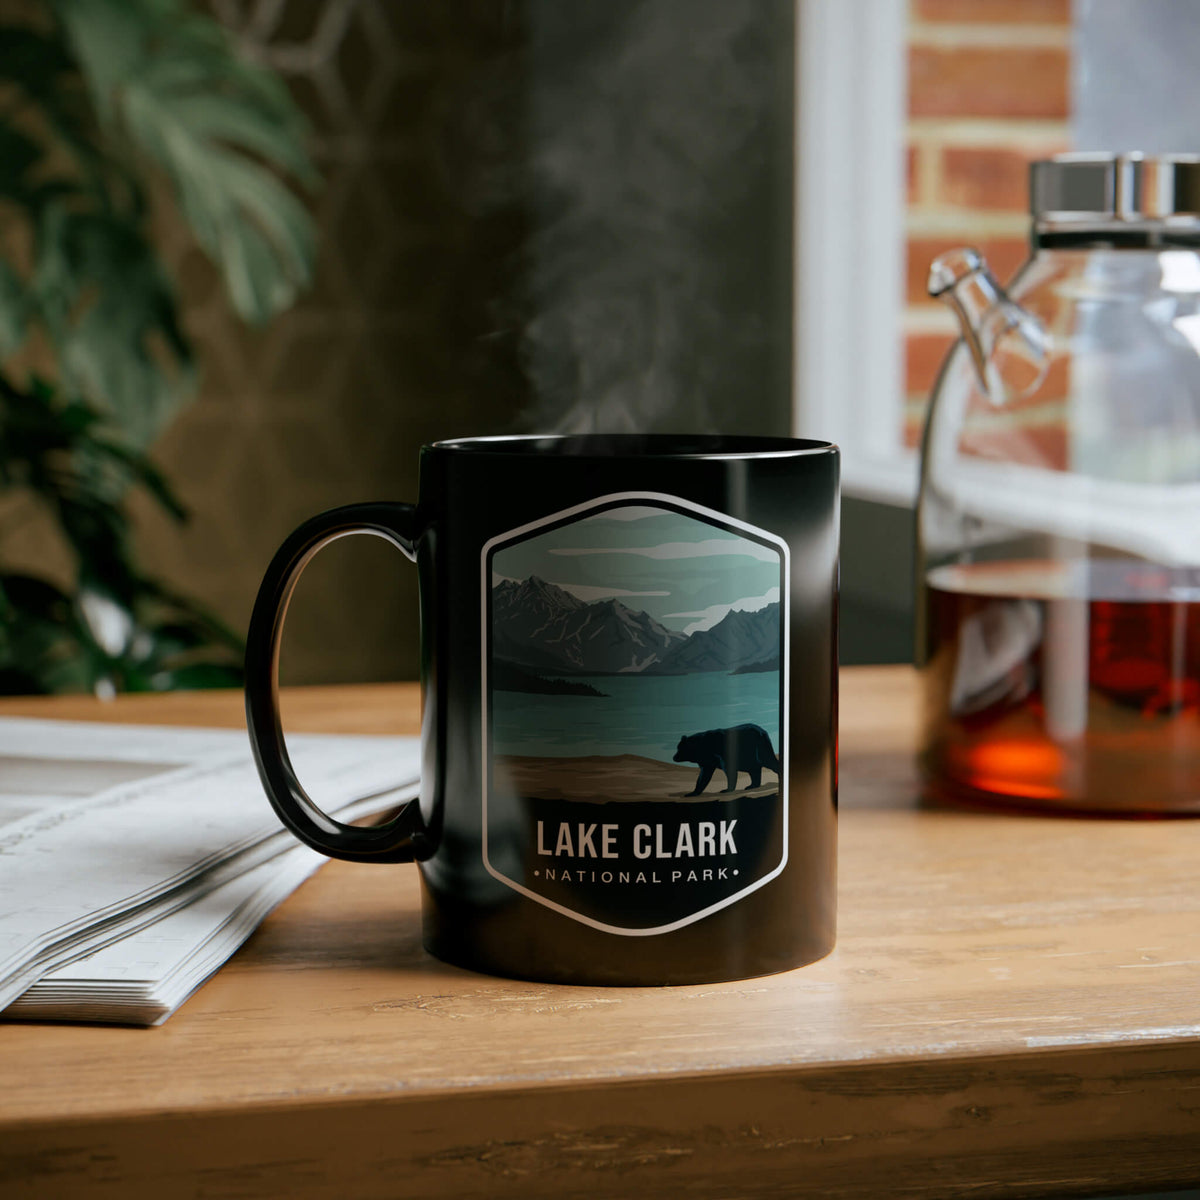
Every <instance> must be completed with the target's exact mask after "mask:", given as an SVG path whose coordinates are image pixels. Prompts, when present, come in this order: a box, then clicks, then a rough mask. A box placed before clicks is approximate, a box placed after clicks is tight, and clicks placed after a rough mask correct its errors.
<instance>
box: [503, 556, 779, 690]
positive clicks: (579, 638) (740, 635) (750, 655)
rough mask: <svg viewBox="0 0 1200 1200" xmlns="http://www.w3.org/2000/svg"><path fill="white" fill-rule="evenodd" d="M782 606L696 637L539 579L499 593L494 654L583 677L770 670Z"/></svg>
mask: <svg viewBox="0 0 1200 1200" xmlns="http://www.w3.org/2000/svg"><path fill="white" fill-rule="evenodd" d="M779 613H780V606H779V604H778V602H776V603H774V604H769V605H767V606H766V608H763V609H759V610H758V611H757V612H740V611H737V610H734V611H731V612H729V613H726V615H725V616H724V617H723V618H722V619H721V620H720V621H719V622H718V623H717V624H716V625H714V626H713V627H712V628H711V629H702V630H698V631H697V632H696V633H693V634H692V635H691V636H690V637H689V636H687V635H686V634H683V633H677V632H675V631H674V630H670V629H667V628H666V626H664V625H662V624H660V623H659V622H658V621H656V620H655V619H654V618H653V617H652V616H650V615H649V613H645V612H637V611H634V610H633V609H631V608H629V607H627V606H626V605H624V604H622V603H621V602H620V601H619V600H615V599H610V600H597V601H595V602H593V603H591V604H588V603H585V602H584V601H583V600H580V599H579V598H578V597H577V596H573V595H571V593H570V592H568V591H566V590H565V589H564V588H560V587H557V586H556V585H554V584H553V583H547V582H546V581H545V580H543V579H539V578H538V577H537V576H536V575H531V576H530V577H529V578H528V579H525V580H511V579H506V580H502V581H501V582H500V583H498V584H496V585H495V586H494V587H493V588H492V652H493V654H494V655H495V657H496V658H497V659H498V660H503V661H506V662H510V663H514V664H517V665H519V666H522V667H525V668H527V669H532V670H537V671H555V672H562V673H573V674H577V675H617V674H638V673H643V672H644V673H646V674H653V675H660V674H661V675H687V674H691V673H692V672H697V671H736V670H738V669H739V668H749V669H758V670H764V669H770V667H769V664H770V662H771V660H772V659H774V660H775V661H776V669H777V664H778V658H779V645H780V642H779V632H780V631H779Z"/></svg>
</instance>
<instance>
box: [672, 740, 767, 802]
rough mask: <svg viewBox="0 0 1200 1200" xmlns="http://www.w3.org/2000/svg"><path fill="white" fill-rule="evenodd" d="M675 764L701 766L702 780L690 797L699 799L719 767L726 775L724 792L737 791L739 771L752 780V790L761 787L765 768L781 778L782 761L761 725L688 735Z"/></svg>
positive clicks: (681, 744) (680, 743) (690, 793)
mask: <svg viewBox="0 0 1200 1200" xmlns="http://www.w3.org/2000/svg"><path fill="white" fill-rule="evenodd" d="M675 761H676V762H694V763H698V764H699V765H700V776H699V778H698V779H697V780H696V787H695V790H693V791H690V792H688V793H687V794H688V795H689V796H699V795H700V793H701V792H703V791H704V789H705V788H706V787H708V785H709V783H710V781H711V780H712V777H713V774H714V772H715V771H716V769H717V768H718V767H720V768H721V770H722V771H724V772H725V780H726V786H725V789H724V790H725V791H727V792H736V791H737V777H738V772H739V771H745V772H746V774H747V775H749V776H750V786H751V787H752V788H756V787H760V786H761V785H762V773H763V767H769V768H770V769H771V770H772V771H774V772H775V774H776V775H778V774H779V759H777V758H776V757H775V751H774V749H773V748H772V746H771V738H770V735H769V734H768V733H767V731H766V730H765V729H764V728H763V727H762V726H761V725H733V726H731V727H730V728H729V729H707V730H705V731H704V732H703V733H689V734H685V735H684V736H683V737H681V738H680V739H679V746H678V748H677V749H676V751H675Z"/></svg>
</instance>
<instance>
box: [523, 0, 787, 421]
mask: <svg viewBox="0 0 1200 1200" xmlns="http://www.w3.org/2000/svg"><path fill="white" fill-rule="evenodd" d="M528 13H529V20H530V39H531V82H530V85H529V86H530V91H529V110H528V120H529V132H530V145H531V158H530V171H531V178H530V179H529V181H528V182H529V184H530V185H531V190H532V196H533V219H532V228H531V230H530V233H529V236H528V238H527V240H526V242H525V247H524V258H525V261H524V262H523V264H522V272H521V273H522V277H523V287H524V288H525V297H524V303H523V304H522V305H521V307H522V308H523V309H524V311H525V318H524V320H523V321H522V326H521V334H520V350H521V360H522V365H523V367H524V369H525V373H526V376H527V378H528V380H529V382H530V384H531V390H532V392H533V396H534V400H533V411H532V412H531V413H530V414H529V420H530V422H531V423H532V424H533V426H534V427H535V428H542V429H546V428H552V429H555V430H558V431H560V432H569V433H575V432H586V431H597V432H606V433H607V432H628V431H645V430H653V429H655V428H664V427H667V426H674V427H675V428H681V427H687V428H694V429H699V428H714V427H720V426H722V425H725V426H726V427H736V428H738V429H740V430H741V431H744V432H749V431H754V430H757V429H762V430H764V431H769V430H771V429H772V428H773V427H774V428H779V427H782V426H781V425H780V421H781V420H782V421H783V422H786V416H783V415H782V414H783V413H784V412H785V411H786V404H787V400H786V396H787V378H788V372H789V369H790V340H789V339H790V327H791V241H790V238H791V130H792V122H791V86H792V76H791V58H792V47H791V35H792V17H791V6H790V4H784V3H775V2H774V0H772V2H771V3H767V4H764V3H763V2H762V0H604V2H603V3H597V2H584V3H571V4H563V3H561V0H533V2H532V3H531V4H530V6H529V9H528ZM747 396H753V397H754V398H755V399H754V401H753V404H752V405H747V403H746V397H747ZM768 397H771V398H773V400H771V399H767V398H768ZM772 403H774V404H775V405H776V407H777V408H778V410H779V411H777V412H775V413H774V418H775V419H774V422H772V413H771V411H770V407H771V404H772Z"/></svg>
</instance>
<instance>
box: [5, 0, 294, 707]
mask: <svg viewBox="0 0 1200 1200" xmlns="http://www.w3.org/2000/svg"><path fill="white" fill-rule="evenodd" d="M313 182H314V172H313V168H312V165H311V162H310V159H309V157H308V154H307V151H306V149H305V138H304V128H303V123H302V120H301V118H300V116H299V114H298V112H297V110H296V108H295V106H294V105H293V103H292V101H291V99H290V97H289V95H288V93H287V91H286V88H285V87H284V85H283V84H282V82H281V81H280V80H279V79H278V78H277V77H276V76H275V75H273V74H272V73H271V72H270V71H269V70H267V69H265V68H264V67H262V66H259V65H256V64H253V63H250V62H247V61H245V60H244V59H243V58H242V57H240V56H239V54H238V53H237V51H236V49H235V47H234V46H233V44H232V42H231V39H230V38H229V36H228V34H227V33H226V31H225V30H224V29H223V28H222V27H221V26H220V25H219V24H218V23H217V22H215V21H214V20H212V19H211V18H209V17H206V16H204V15H202V14H199V13H197V12H194V11H193V10H192V9H191V7H190V6H189V5H188V4H187V3H186V2H185V0H36V2H35V0H31V2H30V3H28V4H26V5H24V6H23V7H22V8H21V9H20V10H19V13H18V15H17V16H15V17H9V18H7V27H5V28H3V29H2V30H0V504H4V505H6V506H8V508H11V506H12V504H13V503H14V502H15V501H16V499H17V498H18V497H24V498H25V500H26V501H32V502H34V503H36V504H38V505H40V506H41V507H42V508H43V509H44V510H45V511H46V512H48V513H49V515H50V517H51V518H52V521H53V527H54V529H55V530H56V536H57V537H59V538H60V539H61V541H62V543H63V545H64V546H65V547H66V549H67V550H68V552H69V559H70V561H71V562H72V564H73V566H72V569H71V572H70V578H67V579H63V578H59V579H54V578H50V577H49V573H47V574H44V575H43V574H41V573H39V574H36V575H35V574H30V573H28V572H18V571H15V570H6V569H5V566H4V546H3V526H2V524H0V691H8V692H38V691H59V690H80V689H86V690H93V691H99V692H101V693H103V692H111V691H113V690H119V689H159V688H168V687H189V686H204V685H206V684H227V683H233V682H236V681H237V679H238V677H239V673H240V663H241V647H240V639H239V638H238V637H237V636H236V635H235V634H234V633H233V632H232V631H230V630H228V629H226V628H225V627H224V626H222V624H221V623H220V622H219V621H217V620H216V619H215V618H213V617H212V616H211V615H210V614H208V613H206V612H204V611H203V609H202V608H201V607H200V606H198V605H197V604H195V603H194V602H192V601H191V600H189V599H188V598H186V597H184V596H181V595H179V594H178V593H177V592H175V591H174V590H173V589H172V588H170V587H169V586H168V585H166V584H164V583H163V582H161V581H159V580H156V579H153V578H151V577H150V576H148V575H147V574H146V573H145V572H144V571H142V569H141V568H140V567H139V565H138V562H137V557H136V554H135V553H134V550H133V546H132V538H131V530H130V521H129V516H128V511H127V501H128V497H129V495H130V494H131V492H132V491H133V490H136V489H141V490H144V491H146V492H148V493H149V494H150V495H151V496H152V497H153V498H154V500H155V501H156V502H157V503H158V504H160V505H161V506H162V507H163V508H164V509H165V510H166V511H168V512H169V513H171V514H172V515H173V516H175V517H177V518H179V519H182V518H183V516H184V513H183V509H182V507H181V506H180V504H179V503H178V501H177V499H176V498H175V497H174V495H173V494H172V492H171V490H170V488H169V486H168V484H167V481H166V480H165V479H164V478H163V476H162V475H161V473H160V472H159V471H158V470H157V469H156V468H155V466H154V465H153V463H152V462H151V460H150V458H149V456H148V453H147V449H148V447H149V446H150V444H151V442H152V440H153V438H154V437H155V435H156V434H157V433H159V432H160V431H161V430H162V429H163V427H164V426H165V425H166V423H167V422H169V421H170V420H171V418H172V417H173V416H174V415H175V414H176V413H177V412H178V411H179V409H180V408H181V407H182V406H183V405H184V404H185V403H186V402H187V401H188V400H189V398H190V397H191V396H192V395H193V393H194V389H195V382H196V364H195V361H194V356H193V353H192V349H191V346H190V344H189V341H188V337H187V333H186V330H185V328H184V327H183V324H182V322H181V318H180V311H179V304H178V300H177V298H176V295H175V291H174V288H173V285H172V281H171V279H170V278H169V277H168V273H167V271H166V269H165V267H164V265H163V263H162V261H161V260H160V257H159V255H158V254H157V252H156V249H155V243H154V238H153V232H152V231H153V227H154V221H155V220H157V219H161V217H162V210H163V209H164V208H168V209H172V210H174V212H175V213H176V214H177V215H178V217H179V218H182V220H183V221H184V222H185V223H186V225H187V227H188V228H189V230H190V232H191V234H192V236H193V237H194V239H195V241H196V243H197V244H198V246H199V247H200V248H201V250H202V251H203V252H204V253H205V254H206V255H207V256H208V257H209V258H210V260H211V261H212V263H213V264H214V266H215V267H216V268H217V270H218V271H219V273H220V275H221V278H222V281H223V283H224V288H225V292H226V294H227V296H228V299H229V302H230V303H231V305H232V306H233V308H234V310H235V311H236V312H237V314H238V315H239V316H240V317H241V318H242V319H244V320H246V321H249V322H262V321H266V320H268V319H270V318H271V317H273V316H274V315H276V314H277V313H279V312H281V311H282V310H283V309H285V308H287V307H288V306H289V305H290V304H291V303H292V302H293V301H294V299H295V298H296V296H297V294H298V293H299V291H300V290H301V289H302V288H303V287H304V286H305V285H306V284H307V283H308V281H309V279H310V275H311V270H312V264H313V259H314V253H315V247H314V233H313V227H312V222H311V220H310V218H309V216H308V213H307V211H306V209H305V208H304V205H303V203H302V202H301V200H300V199H299V198H298V197H297V195H296V193H295V191H294V187H295V185H300V186H310V185H312V184H313Z"/></svg>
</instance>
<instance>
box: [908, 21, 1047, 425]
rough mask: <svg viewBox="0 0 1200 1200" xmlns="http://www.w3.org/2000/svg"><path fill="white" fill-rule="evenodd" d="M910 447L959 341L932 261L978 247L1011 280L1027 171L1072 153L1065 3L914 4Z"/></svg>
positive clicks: (1024, 220) (1019, 252)
mask: <svg viewBox="0 0 1200 1200" xmlns="http://www.w3.org/2000/svg"><path fill="white" fill-rule="evenodd" d="M909 20H910V24H909V102H908V104H909V107H908V212H907V237H908V247H907V283H906V290H907V295H906V301H905V310H904V325H903V328H904V338H905V368H906V369H905V390H906V405H905V422H904V437H905V442H906V444H907V445H910V446H914V445H916V444H917V442H918V441H919V439H920V434H921V423H922V420H923V418H924V412H925V406H926V403H927V401H928V398H929V390H930V388H931V387H932V385H933V381H934V379H935V377H936V375H937V371H938V367H939V366H940V364H941V361H942V358H943V356H944V355H945V353H946V350H947V349H948V348H949V346H950V344H951V343H952V342H953V340H954V337H955V325H954V321H953V318H952V317H951V315H950V313H949V311H948V310H946V309H945V307H944V306H943V305H941V304H938V303H937V302H935V301H932V300H930V299H929V298H928V296H927V295H926V292H925V279H926V276H927V274H928V271H929V264H930V262H931V261H932V259H933V258H934V257H935V256H936V255H937V254H939V253H941V251H942V250H945V249H948V248H950V247H952V246H959V245H963V244H971V245H974V246H977V247H978V248H979V249H980V250H981V251H982V252H983V253H984V254H985V255H986V256H987V258H988V260H989V261H990V263H991V265H992V268H993V270H994V271H995V273H996V275H997V276H998V277H999V278H1000V279H1002V280H1004V279H1007V278H1009V277H1010V276H1011V275H1012V273H1013V271H1014V270H1015V269H1016V268H1017V267H1018V266H1019V265H1020V264H1021V263H1022V262H1023V261H1024V259H1025V258H1026V255H1027V239H1028V229H1029V220H1028V215H1027V203H1028V198H1027V179H1026V175H1027V170H1028V164H1029V162H1030V161H1031V160H1033V159H1036V158H1045V157H1047V156H1048V155H1051V154H1057V153H1060V152H1062V151H1064V150H1067V149H1069V140H1068V139H1069V131H1068V125H1067V118H1068V115H1069V101H1070V86H1069V85H1070V35H1071V5H1070V0H910V12H909Z"/></svg>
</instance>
